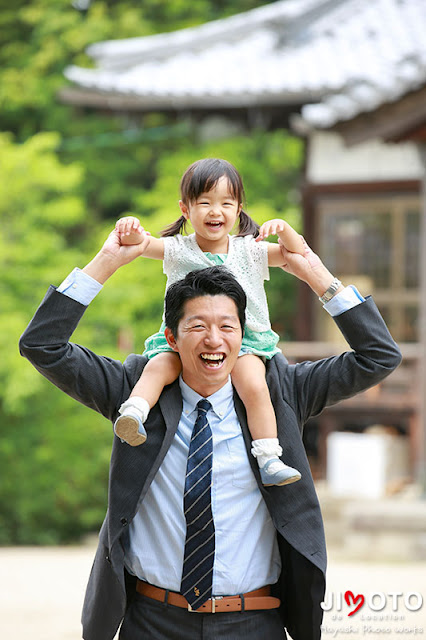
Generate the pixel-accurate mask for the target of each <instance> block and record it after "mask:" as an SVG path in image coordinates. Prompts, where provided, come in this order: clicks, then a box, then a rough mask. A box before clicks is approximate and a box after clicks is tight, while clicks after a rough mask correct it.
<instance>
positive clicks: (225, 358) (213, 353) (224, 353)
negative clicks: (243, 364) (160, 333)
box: [166, 295, 242, 397]
mask: <svg viewBox="0 0 426 640" xmlns="http://www.w3.org/2000/svg"><path fill="white" fill-rule="evenodd" d="M166 338H167V341H168V343H169V344H170V346H171V347H172V348H173V349H174V350H175V351H177V352H178V353H179V355H180V359H181V362H182V377H183V380H184V381H185V382H186V384H187V385H188V386H190V387H191V388H192V389H194V391H196V392H197V393H199V394H200V395H201V396H204V397H207V396H210V395H212V393H215V391H218V390H219V389H220V388H221V387H223V385H224V384H226V382H227V380H228V376H229V374H230V373H231V371H232V369H233V367H234V364H235V362H236V360H237V357H238V353H239V351H240V348H241V341H242V331H241V325H240V321H239V319H238V312H237V307H236V304H235V302H234V301H233V300H232V299H231V298H228V296H225V295H219V296H201V297H199V298H193V299H192V300H189V301H188V302H186V303H185V306H184V314H183V317H182V319H181V321H180V322H179V326H178V335H177V338H175V336H173V334H172V333H171V331H170V329H168V328H167V329H166Z"/></svg>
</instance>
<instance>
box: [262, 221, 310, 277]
mask: <svg viewBox="0 0 426 640" xmlns="http://www.w3.org/2000/svg"><path fill="white" fill-rule="evenodd" d="M272 235H277V236H278V237H279V239H280V240H281V242H282V244H283V245H284V247H285V248H286V249H287V251H291V252H292V253H299V254H300V255H301V256H304V255H305V244H304V242H303V238H302V236H301V235H300V234H299V233H297V231H295V230H294V229H293V227H291V226H290V225H289V224H288V222H285V220H281V219H279V218H276V219H274V220H268V221H267V222H264V223H263V224H262V226H261V227H260V229H259V235H258V236H257V238H256V242H259V241H260V240H264V239H265V238H267V237H268V236H272ZM284 262H285V261H284V258H283V254H282V251H281V248H280V246H279V245H278V244H274V243H269V244H268V266H269V267H281V266H282V265H283V264H284Z"/></svg>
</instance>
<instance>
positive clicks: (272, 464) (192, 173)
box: [114, 158, 305, 486]
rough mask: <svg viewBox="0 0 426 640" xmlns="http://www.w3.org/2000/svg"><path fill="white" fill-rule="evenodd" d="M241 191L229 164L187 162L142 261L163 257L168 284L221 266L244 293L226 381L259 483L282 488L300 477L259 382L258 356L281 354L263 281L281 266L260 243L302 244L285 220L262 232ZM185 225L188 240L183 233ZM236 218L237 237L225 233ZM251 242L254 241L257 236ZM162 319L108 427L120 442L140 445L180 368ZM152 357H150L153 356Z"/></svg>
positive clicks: (127, 223)
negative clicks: (237, 344)
mask: <svg viewBox="0 0 426 640" xmlns="http://www.w3.org/2000/svg"><path fill="white" fill-rule="evenodd" d="M243 201H244V188H243V184H242V181H241V177H240V175H239V173H238V172H237V170H236V169H235V167H233V165H231V164H229V163H228V162H226V161H225V160H218V159H214V158H213V159H211V158H208V159H204V160H199V161H197V162H195V163H194V164H192V165H191V166H190V167H189V168H188V169H187V170H186V172H185V173H184V175H183V177H182V181H181V200H180V201H179V206H180V210H181V212H182V215H181V217H180V218H179V219H178V220H176V222H174V223H173V224H171V225H170V226H169V227H167V228H166V229H165V230H164V231H163V233H162V238H161V239H158V238H153V237H151V238H150V243H149V245H148V247H147V249H146V250H145V252H144V254H143V255H144V257H147V258H154V259H157V260H163V264H164V273H165V274H166V275H167V287H168V286H170V285H171V284H172V283H173V282H176V281H177V280H180V279H181V278H183V277H184V276H185V275H186V274H187V273H189V272H190V271H193V270H194V269H204V268H206V267H209V266H212V265H218V264H223V265H224V266H225V267H227V268H228V269H229V270H230V271H231V273H233V275H234V276H235V277H236V279H237V280H238V282H239V283H240V285H241V286H242V287H243V289H244V291H245V293H246V295H247V310H246V327H245V331H244V336H243V341H242V347H241V352H240V357H239V358H238V360H237V363H236V364H235V366H234V369H233V371H232V374H231V378H232V383H233V385H234V387H235V388H236V390H237V393H238V395H239V396H240V398H241V400H242V401H243V403H244V406H245V408H246V411H247V422H248V426H249V429H250V433H251V436H252V439H253V442H252V450H251V452H252V454H253V455H254V456H255V457H256V459H257V462H258V464H259V468H260V473H261V478H262V482H263V484H264V485H265V486H270V485H284V484H289V483H291V482H296V481H297V480H299V479H300V477H301V476H300V473H299V472H298V471H297V470H296V469H293V468H291V467H289V466H287V465H285V464H284V463H283V462H282V461H281V460H280V459H279V456H280V455H281V454H282V449H281V447H280V445H279V441H278V438H277V424H276V419H275V413H274V408H273V406H272V402H271V398H270V395H269V390H268V387H267V384H266V379H265V365H264V359H270V358H272V356H274V355H275V354H276V353H279V349H278V348H277V342H278V338H279V336H278V335H277V334H276V333H274V332H273V331H272V329H271V324H270V321H269V313H268V307H267V300H266V294H265V290H264V285H263V281H264V280H265V279H269V274H268V266H274V267H279V266H281V265H282V264H283V258H282V254H281V249H280V246H279V245H278V244H272V243H269V242H260V240H263V239H264V238H266V237H267V236H269V235H272V234H277V235H278V236H279V238H280V240H281V242H282V243H283V244H284V246H285V247H286V249H288V250H289V251H292V252H296V253H300V254H302V255H304V253H305V248H304V243H303V240H302V238H301V236H299V234H297V233H296V232H295V231H294V230H293V229H292V228H291V227H290V225H288V224H287V223H286V222H284V221H283V220H270V221H269V222H265V223H264V224H263V225H262V226H261V227H260V228H259V225H257V224H256V223H255V222H254V220H252V219H251V218H250V217H249V216H248V215H247V214H246V213H245V212H244V211H243V209H242V203H243ZM187 220H189V221H190V222H191V224H192V226H193V228H194V233H193V234H191V235H189V236H188V235H181V233H180V232H181V231H185V225H186V222H187ZM237 221H238V234H237V235H230V233H231V231H232V229H233V228H234V226H235V224H236V222H237ZM116 230H117V231H118V232H119V234H120V241H121V242H122V244H137V243H139V242H141V241H142V238H144V237H145V235H146V234H147V232H146V231H145V230H144V229H143V227H141V225H140V222H139V220H138V219H137V218H134V217H132V216H128V217H125V218H121V219H120V220H119V221H118V222H117V224H116ZM255 238H256V239H255ZM164 329H165V326H164V318H163V324H162V326H161V328H160V331H159V332H158V333H156V334H155V335H153V336H151V337H150V338H148V339H147V340H146V342H145V351H144V355H146V356H147V357H148V358H149V362H148V364H147V365H146V367H145V369H144V371H143V373H142V375H141V377H140V379H139V381H138V382H137V384H136V386H135V387H134V389H133V391H132V393H131V395H130V397H129V399H128V400H127V401H126V402H124V404H123V405H122V406H121V407H120V411H119V412H120V416H119V418H118V419H117V420H116V423H115V425H114V429H115V433H116V434H117V436H118V437H119V438H121V439H122V440H124V441H125V442H127V443H128V444H130V445H132V446H137V445H139V444H142V443H143V442H145V440H146V437H147V436H146V431H145V428H144V426H143V423H144V422H145V421H146V419H147V417H148V413H149V411H150V409H151V408H152V407H153V406H154V405H155V404H156V402H157V400H158V398H159V397H160V394H161V392H162V390H163V388H164V386H165V385H168V384H171V383H172V382H173V381H174V380H176V378H177V377H178V375H179V373H180V371H181V363H180V358H179V355H178V354H177V353H175V352H174V351H173V350H172V349H171V347H169V345H168V344H167V341H166V339H165V336H164ZM154 356H155V357H154ZM206 359H208V360H211V362H209V364H208V366H212V367H214V366H218V364H217V362H216V359H217V358H216V355H215V354H212V355H211V357H209V354H206Z"/></svg>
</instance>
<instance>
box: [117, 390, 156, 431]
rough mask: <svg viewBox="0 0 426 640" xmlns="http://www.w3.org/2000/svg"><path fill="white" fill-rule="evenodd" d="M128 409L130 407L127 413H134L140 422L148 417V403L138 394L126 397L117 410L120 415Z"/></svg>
mask: <svg viewBox="0 0 426 640" xmlns="http://www.w3.org/2000/svg"><path fill="white" fill-rule="evenodd" d="M128 409H130V411H129V413H136V415H137V416H138V418H140V419H141V422H142V424H143V423H144V422H145V421H146V419H147V418H148V414H149V404H148V402H147V401H146V400H145V398H140V397H139V396H130V398H128V399H127V400H126V402H123V404H122V405H121V407H120V408H119V410H118V413H119V414H120V415H123V414H124V413H126V412H127V410H128Z"/></svg>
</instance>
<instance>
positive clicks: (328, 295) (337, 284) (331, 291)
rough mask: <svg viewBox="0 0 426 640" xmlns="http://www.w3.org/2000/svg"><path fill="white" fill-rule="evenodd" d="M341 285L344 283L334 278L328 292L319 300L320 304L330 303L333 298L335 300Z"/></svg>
mask: <svg viewBox="0 0 426 640" xmlns="http://www.w3.org/2000/svg"><path fill="white" fill-rule="evenodd" d="M341 284H342V283H341V282H340V280H339V279H338V278H334V279H333V282H332V283H331V285H330V286H329V287H328V289H327V291H326V292H325V293H324V295H322V296H321V297H320V298H318V300H320V302H322V303H323V304H326V303H327V302H330V300H331V298H333V297H334V296H335V295H336V293H337V289H338V288H339V287H340V285H341Z"/></svg>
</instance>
